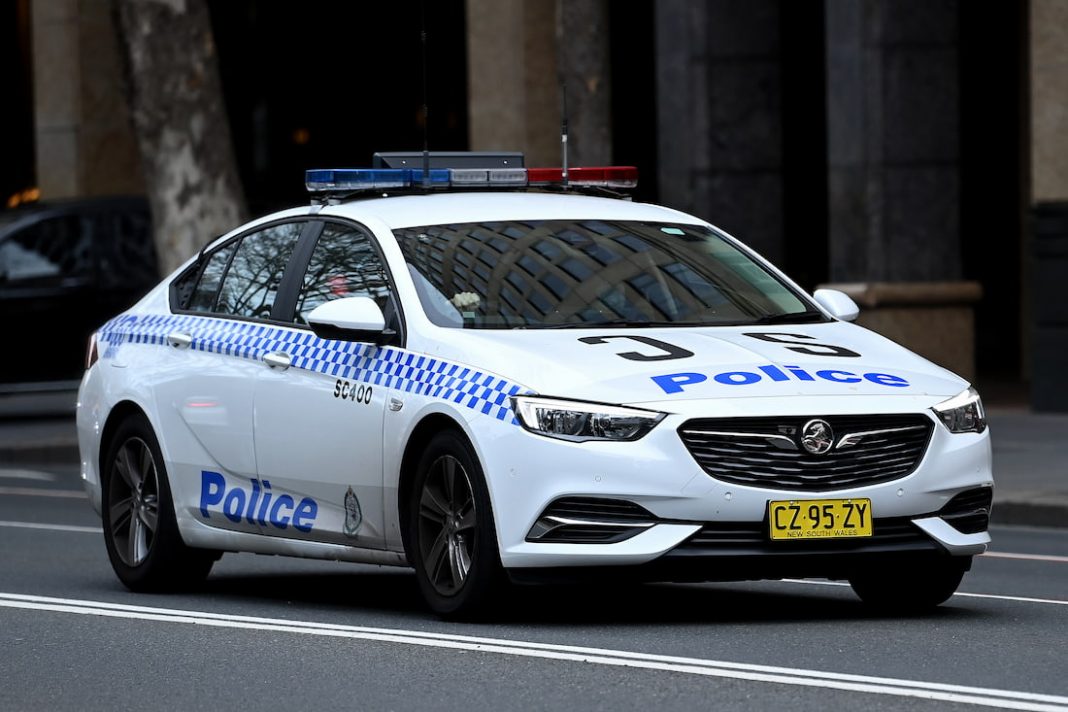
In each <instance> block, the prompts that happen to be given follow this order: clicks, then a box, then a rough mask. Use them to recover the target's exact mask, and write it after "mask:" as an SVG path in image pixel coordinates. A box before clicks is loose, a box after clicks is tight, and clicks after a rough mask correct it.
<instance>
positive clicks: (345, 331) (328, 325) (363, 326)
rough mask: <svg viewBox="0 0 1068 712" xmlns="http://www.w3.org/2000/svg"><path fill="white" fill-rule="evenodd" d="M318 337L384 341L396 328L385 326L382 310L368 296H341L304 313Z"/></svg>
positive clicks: (374, 341)
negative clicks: (306, 313) (308, 312)
mask: <svg viewBox="0 0 1068 712" xmlns="http://www.w3.org/2000/svg"><path fill="white" fill-rule="evenodd" d="M307 319H308V324H309V326H311V328H312V331H313V332H315V335H316V336H318V337H319V338H321V339H333V340H335V341H363V342H369V343H373V344H384V343H386V342H387V341H388V340H389V339H390V338H391V337H393V336H394V335H395V334H396V332H394V331H393V330H392V329H387V328H386V318H385V317H384V316H382V310H381V309H379V308H378V305H377V304H375V301H374V300H373V299H371V298H370V297H343V298H341V299H334V300H332V301H329V302H325V303H323V304H320V305H319V306H317V307H315V308H314V309H312V310H311V313H310V314H308V316H307Z"/></svg>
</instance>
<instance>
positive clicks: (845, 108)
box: [825, 0, 961, 281]
mask: <svg viewBox="0 0 1068 712" xmlns="http://www.w3.org/2000/svg"><path fill="white" fill-rule="evenodd" d="M825 7H826V36H827V152H828V180H829V186H828V188H829V195H830V197H829V200H830V205H829V227H830V259H831V264H830V274H831V279H832V280H835V281H868V280H876V281H925V280H946V279H959V278H960V276H961V253H960V212H959V211H960V207H959V201H960V199H959V193H960V188H959V185H960V181H959V177H958V171H959V162H958V144H959V139H958V112H959V100H958V76H957V5H956V2H954V0H893V1H891V0H865V1H863V2H861V1H858V0H826V6H825Z"/></svg>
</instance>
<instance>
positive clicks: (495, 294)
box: [394, 220, 826, 329]
mask: <svg viewBox="0 0 1068 712" xmlns="http://www.w3.org/2000/svg"><path fill="white" fill-rule="evenodd" d="M394 235H395V236H396V237H397V240H398V242H399V243H400V247H401V251H402V252H403V254H404V257H405V260H406V261H407V263H408V267H409V271H410V272H411V274H412V278H413V279H414V280H415V285H416V289H417V291H418V293H419V298H420V300H421V302H422V306H423V309H424V310H425V311H426V313H427V316H428V317H429V318H430V320H431V321H432V322H434V323H435V324H437V325H439V326H448V327H454V328H464V329H516V328H519V329H523V328H526V329H566V328H587V327H611V326H619V327H631V326H637V327H641V326H723V325H741V324H772V323H780V322H781V323H787V322H804V321H825V320H826V317H824V316H823V314H822V313H820V312H818V311H815V310H814V309H813V307H811V306H810V305H809V304H808V303H807V302H806V301H804V300H803V299H802V298H801V297H800V295H799V294H798V293H797V292H796V291H795V290H793V289H792V288H790V287H789V286H787V285H786V284H785V283H784V282H783V281H782V280H781V279H779V278H778V277H776V276H775V275H774V274H772V273H771V272H770V271H768V270H767V269H766V268H764V267H763V266H762V265H761V264H760V263H758V262H756V261H755V260H753V259H752V258H750V257H749V256H748V255H746V254H745V253H744V252H742V251H741V250H739V249H738V248H737V247H736V246H735V245H734V244H732V243H731V242H730V241H729V240H728V239H727V238H725V237H723V236H722V235H719V234H717V233H715V232H713V231H712V230H709V229H708V228H705V227H702V226H697V225H686V224H671V223H651V222H635V221H606V220H523V221H514V222H489V223H463V224H455V225H430V226H424V227H411V228H404V229H399V230H395V231H394Z"/></svg>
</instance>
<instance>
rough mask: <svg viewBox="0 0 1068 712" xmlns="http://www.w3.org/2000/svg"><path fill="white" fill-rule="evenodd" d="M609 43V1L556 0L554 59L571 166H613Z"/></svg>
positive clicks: (624, 78)
mask: <svg viewBox="0 0 1068 712" xmlns="http://www.w3.org/2000/svg"><path fill="white" fill-rule="evenodd" d="M608 41H609V39H608V0H557V3H556V47H557V52H556V57H557V62H558V64H559V68H560V76H561V77H562V79H563V81H564V84H565V86H566V90H567V113H568V145H569V147H568V163H569V164H570V165H572V166H607V165H610V164H611V163H612V100H611V89H612V81H611V80H612V76H611V71H610V66H609V46H608ZM622 79H623V80H624V81H626V77H623V78H622Z"/></svg>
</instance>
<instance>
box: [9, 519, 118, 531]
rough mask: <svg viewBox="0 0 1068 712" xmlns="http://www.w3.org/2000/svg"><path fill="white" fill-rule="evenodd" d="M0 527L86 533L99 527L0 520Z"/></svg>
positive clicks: (97, 529) (99, 529) (98, 529)
mask: <svg viewBox="0 0 1068 712" xmlns="http://www.w3.org/2000/svg"><path fill="white" fill-rule="evenodd" d="M0 527H16V528H19V529H49V530H52V531H57V532H86V533H87V534H100V533H101V532H102V531H103V530H102V529H101V528H100V527H79V526H76V525H74V524H40V523H38V522H8V521H3V520H0Z"/></svg>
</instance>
